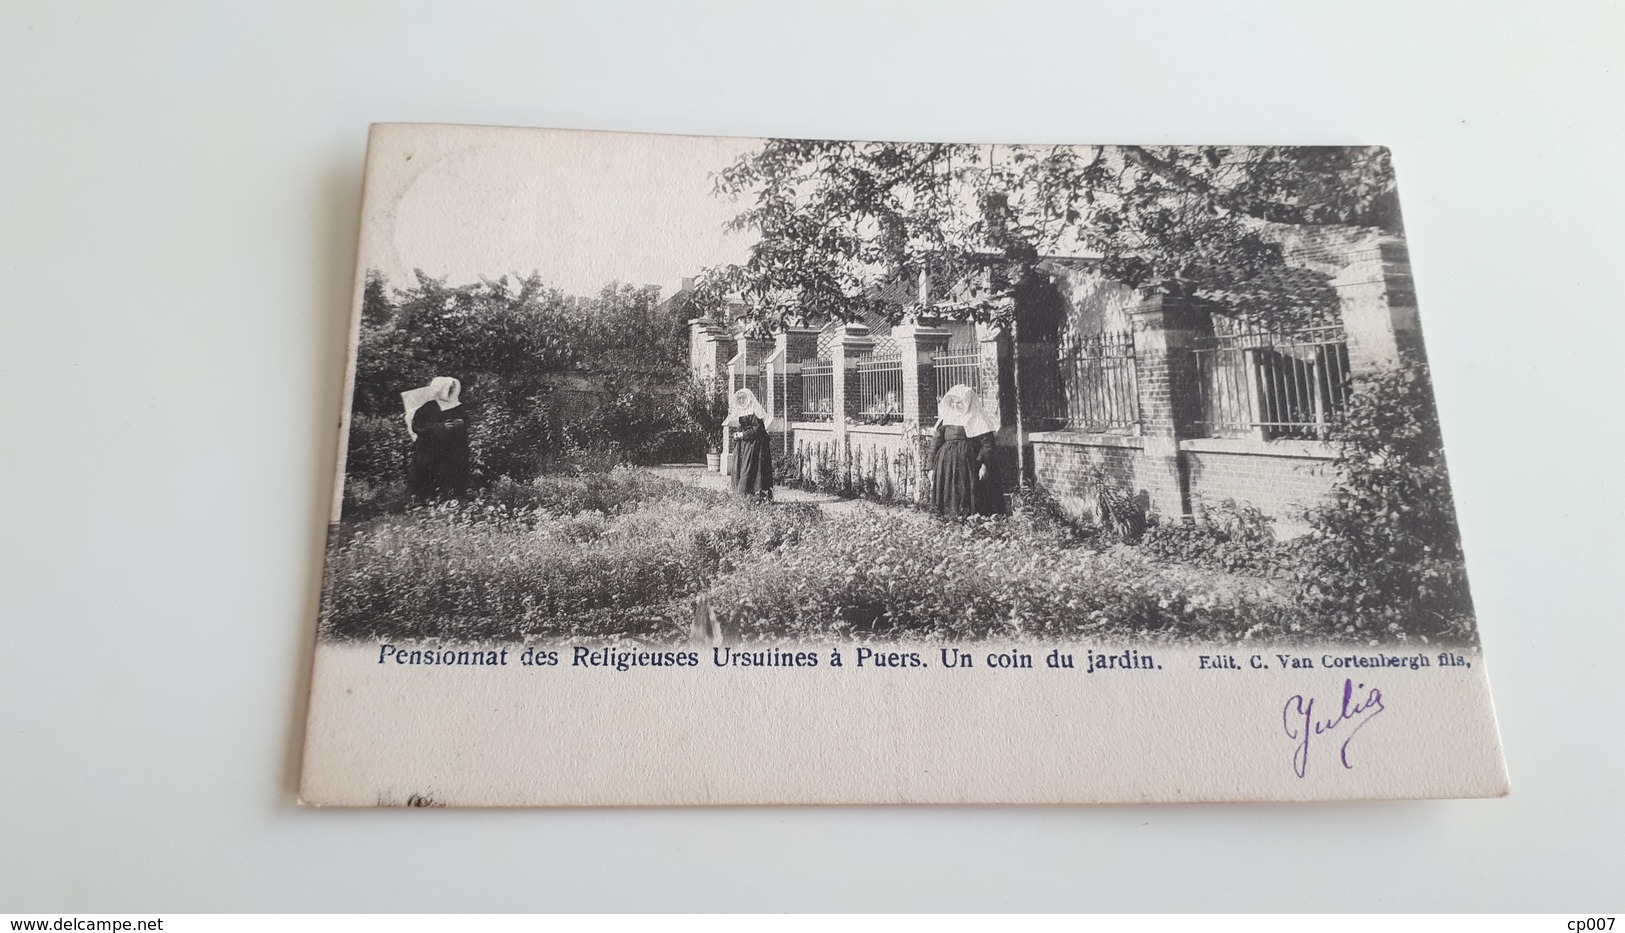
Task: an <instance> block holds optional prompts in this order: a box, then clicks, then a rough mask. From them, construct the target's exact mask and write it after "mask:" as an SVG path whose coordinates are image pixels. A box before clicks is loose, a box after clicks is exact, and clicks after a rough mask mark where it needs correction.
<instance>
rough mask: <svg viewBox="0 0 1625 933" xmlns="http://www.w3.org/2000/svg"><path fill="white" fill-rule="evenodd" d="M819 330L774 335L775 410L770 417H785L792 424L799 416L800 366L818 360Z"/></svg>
mask: <svg viewBox="0 0 1625 933" xmlns="http://www.w3.org/2000/svg"><path fill="white" fill-rule="evenodd" d="M818 333H819V332H818V331H817V330H816V329H814V328H805V327H795V328H788V329H785V330H782V331H779V332H778V333H777V334H774V335H773V358H774V359H775V360H776V361H777V362H776V363H775V365H774V369H773V372H774V378H776V379H778V380H779V384H778V385H777V386H776V387H775V391H776V393H777V394H776V396H775V397H776V398H777V399H778V403H779V407H778V410H776V411H774V412H773V414H775V415H781V414H787V415H788V416H789V418H790V420H792V421H794V420H797V419H799V418H800V417H801V407H802V397H801V364H802V363H806V362H809V361H811V360H816V359H817V358H818Z"/></svg>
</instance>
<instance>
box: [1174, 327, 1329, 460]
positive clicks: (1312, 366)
mask: <svg viewBox="0 0 1625 933" xmlns="http://www.w3.org/2000/svg"><path fill="white" fill-rule="evenodd" d="M1195 352H1196V365H1197V370H1198V372H1199V373H1200V377H1201V378H1200V380H1199V385H1200V388H1201V400H1202V420H1201V422H1200V424H1199V426H1200V427H1202V428H1204V429H1206V431H1207V434H1208V436H1210V437H1260V438H1263V439H1265V440H1269V439H1274V438H1311V439H1312V438H1322V437H1325V435H1326V429H1327V426H1328V425H1329V424H1330V422H1331V420H1332V419H1333V418H1335V417H1336V416H1337V415H1338V414H1339V413H1340V412H1342V411H1343V409H1344V408H1345V407H1346V406H1347V404H1348V399H1349V393H1350V391H1351V386H1350V382H1349V354H1348V344H1347V341H1346V338H1345V337H1344V334H1343V328H1342V327H1341V326H1337V325H1330V326H1325V327H1313V328H1308V329H1306V330H1302V331H1298V332H1295V333H1291V334H1283V333H1270V332H1266V331H1247V330H1238V331H1237V332H1235V333H1227V334H1220V335H1218V336H1215V337H1208V338H1204V339H1202V340H1200V341H1198V343H1197V345H1196V347H1195Z"/></svg>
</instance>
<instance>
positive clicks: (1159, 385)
mask: <svg viewBox="0 0 1625 933" xmlns="http://www.w3.org/2000/svg"><path fill="white" fill-rule="evenodd" d="M1129 316H1130V318H1131V319H1132V320H1133V321H1134V329H1135V338H1134V355H1135V363H1136V366H1137V368H1138V379H1139V392H1140V424H1141V432H1142V433H1141V436H1142V437H1143V438H1144V444H1145V447H1144V449H1143V451H1142V455H1141V458H1140V465H1139V468H1138V470H1137V478H1138V481H1139V485H1140V486H1141V490H1136V492H1140V491H1142V490H1143V491H1144V492H1145V493H1146V495H1147V497H1148V498H1149V500H1150V502H1149V507H1150V509H1151V511H1153V512H1157V513H1160V514H1162V515H1165V516H1169V517H1179V516H1182V515H1186V514H1188V513H1189V512H1190V495H1189V491H1188V483H1187V481H1186V476H1185V470H1184V464H1183V462H1182V458H1181V456H1180V452H1179V442H1180V440H1182V439H1184V438H1189V437H1195V436H1196V433H1197V422H1198V421H1199V420H1200V419H1201V417H1202V414H1201V412H1202V401H1201V395H1200V385H1199V382H1198V380H1199V379H1200V373H1199V372H1198V370H1197V365H1196V354H1195V352H1194V350H1195V341H1196V338H1197V337H1199V336H1201V335H1203V334H1205V333H1207V332H1208V331H1209V329H1210V327H1211V324H1210V320H1209V317H1208V314H1207V312H1206V311H1204V310H1203V309H1202V308H1200V307H1197V306H1195V305H1193V304H1190V303H1186V302H1182V301H1181V300H1180V299H1176V298H1170V297H1168V296H1166V295H1154V296H1152V297H1150V298H1146V299H1144V300H1142V301H1141V302H1140V303H1139V304H1138V305H1137V306H1135V307H1132V308H1130V309H1129Z"/></svg>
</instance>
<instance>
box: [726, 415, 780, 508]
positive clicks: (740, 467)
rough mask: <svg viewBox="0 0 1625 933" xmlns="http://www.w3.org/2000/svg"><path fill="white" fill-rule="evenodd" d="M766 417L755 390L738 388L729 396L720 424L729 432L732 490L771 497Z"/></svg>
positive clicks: (742, 493)
mask: <svg viewBox="0 0 1625 933" xmlns="http://www.w3.org/2000/svg"><path fill="white" fill-rule="evenodd" d="M770 420H772V419H770V418H769V417H768V414H767V409H765V408H763V407H762V403H761V402H758V401H757V400H756V393H755V392H752V391H751V390H749V389H739V390H737V391H735V392H734V394H733V395H732V396H731V397H730V399H729V410H728V420H726V421H724V422H723V424H724V425H726V426H727V429H728V430H729V431H732V432H733V437H732V439H733V491H734V492H737V493H740V494H741V495H746V496H755V497H757V498H760V499H772V498H773V457H772V450H771V448H770V446H769V444H770V441H769V440H768V434H767V426H768V422H769V421H770Z"/></svg>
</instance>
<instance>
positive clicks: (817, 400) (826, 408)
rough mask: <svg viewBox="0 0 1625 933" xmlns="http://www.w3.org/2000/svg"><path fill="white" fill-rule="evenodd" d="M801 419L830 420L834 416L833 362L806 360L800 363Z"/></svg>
mask: <svg viewBox="0 0 1625 933" xmlns="http://www.w3.org/2000/svg"><path fill="white" fill-rule="evenodd" d="M800 416H801V420H803V421H830V420H832V419H834V417H835V364H834V363H831V362H829V361H828V360H808V361H807V362H805V363H802V364H801V412H800Z"/></svg>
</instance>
